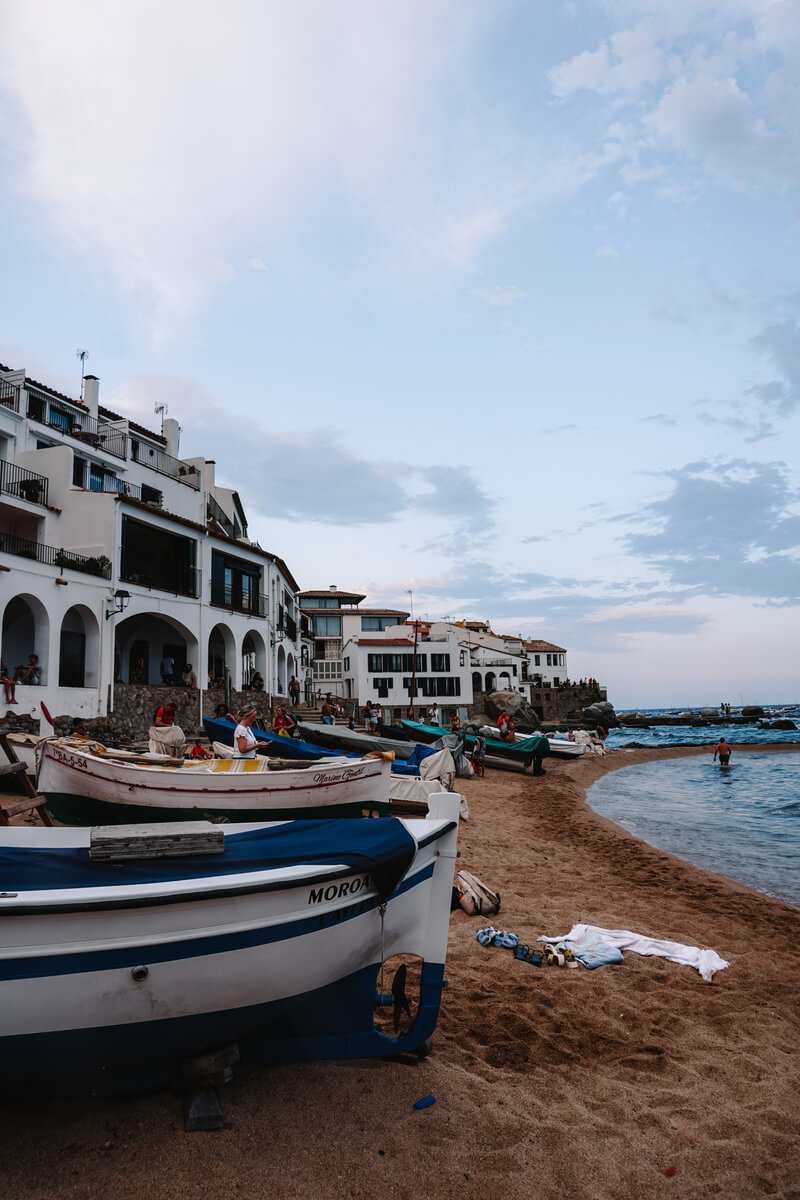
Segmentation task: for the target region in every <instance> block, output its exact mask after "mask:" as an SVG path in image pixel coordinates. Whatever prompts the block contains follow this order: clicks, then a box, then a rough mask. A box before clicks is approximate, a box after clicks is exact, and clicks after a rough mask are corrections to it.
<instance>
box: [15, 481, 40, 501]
mask: <svg viewBox="0 0 800 1200" xmlns="http://www.w3.org/2000/svg"><path fill="white" fill-rule="evenodd" d="M42 490H43V489H42V481H41V480H40V479H21V480H20V483H19V494H20V495H21V496H22V497H23V499H24V500H29V501H30V502H31V504H38V503H39V498H40V497H41V494H42Z"/></svg>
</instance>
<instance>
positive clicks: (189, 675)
mask: <svg viewBox="0 0 800 1200" xmlns="http://www.w3.org/2000/svg"><path fill="white" fill-rule="evenodd" d="M181 683H182V684H183V686H184V687H197V676H196V675H195V673H194V671H193V670H192V664H191V663H187V664H186V666H185V667H184V668H183V670H182V671H181Z"/></svg>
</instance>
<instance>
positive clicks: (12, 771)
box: [0, 762, 25, 776]
mask: <svg viewBox="0 0 800 1200" xmlns="http://www.w3.org/2000/svg"><path fill="white" fill-rule="evenodd" d="M24 770H25V763H24V762H8V763H0V776H2V775H19V773H20V772H21V771H24Z"/></svg>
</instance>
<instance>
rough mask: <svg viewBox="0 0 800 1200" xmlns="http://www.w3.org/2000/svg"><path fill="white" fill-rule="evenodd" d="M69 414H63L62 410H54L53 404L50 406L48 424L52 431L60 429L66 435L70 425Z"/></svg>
mask: <svg viewBox="0 0 800 1200" xmlns="http://www.w3.org/2000/svg"><path fill="white" fill-rule="evenodd" d="M71 423H72V422H71V420H70V414H69V413H68V412H64V409H63V408H56V406H55V405H54V404H51V405H50V420H49V422H48V424H49V425H50V426H51V427H52V428H53V429H61V430H63V431H64V433H66V432H67V431H68V429H69V427H70V425H71Z"/></svg>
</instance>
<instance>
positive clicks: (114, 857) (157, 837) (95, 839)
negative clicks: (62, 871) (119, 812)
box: [89, 821, 225, 862]
mask: <svg viewBox="0 0 800 1200" xmlns="http://www.w3.org/2000/svg"><path fill="white" fill-rule="evenodd" d="M224 851H225V835H224V833H223V832H222V829H221V828H220V826H219V825H214V824H212V822H211V821H164V822H161V823H159V824H158V825H96V826H95V827H94V828H93V829H92V832H91V835H90V838H89V856H90V858H93V859H98V860H100V861H105V862H121V861H124V860H128V859H134V858H193V857H198V856H200V855H205V854H223V853H224Z"/></svg>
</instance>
